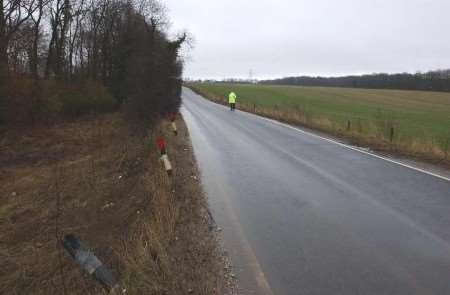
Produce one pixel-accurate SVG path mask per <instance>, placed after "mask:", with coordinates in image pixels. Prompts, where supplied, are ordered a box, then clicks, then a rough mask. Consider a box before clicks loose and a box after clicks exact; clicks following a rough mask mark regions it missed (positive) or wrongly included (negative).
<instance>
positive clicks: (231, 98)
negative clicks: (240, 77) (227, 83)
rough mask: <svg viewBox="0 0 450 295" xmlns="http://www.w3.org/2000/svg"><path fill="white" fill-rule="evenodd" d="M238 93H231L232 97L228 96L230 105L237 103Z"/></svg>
mask: <svg viewBox="0 0 450 295" xmlns="http://www.w3.org/2000/svg"><path fill="white" fill-rule="evenodd" d="M236 98H237V96H236V93H234V92H231V93H230V95H228V103H236Z"/></svg>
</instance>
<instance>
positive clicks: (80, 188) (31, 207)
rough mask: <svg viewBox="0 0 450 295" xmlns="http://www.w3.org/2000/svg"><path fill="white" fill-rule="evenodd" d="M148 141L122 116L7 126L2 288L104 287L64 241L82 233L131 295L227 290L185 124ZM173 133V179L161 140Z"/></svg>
mask: <svg viewBox="0 0 450 295" xmlns="http://www.w3.org/2000/svg"><path fill="white" fill-rule="evenodd" d="M177 123H178V125H179V129H180V130H179V133H180V134H179V136H178V137H174V136H173V135H172V134H171V133H170V129H169V124H168V123H167V122H164V123H162V124H161V125H160V126H158V127H157V128H155V129H154V130H153V132H152V134H151V135H150V136H149V137H147V138H145V139H143V138H139V137H136V136H133V135H132V134H131V132H130V130H129V129H128V128H127V127H126V124H125V123H124V121H123V119H122V117H121V116H120V115H119V114H110V115H104V116H101V117H97V118H95V119H94V118H93V119H82V120H79V121H76V122H72V123H64V124H60V125H57V126H53V127H48V128H47V127H44V126H38V127H34V128H31V129H28V130H8V131H4V132H3V133H2V137H1V138H2V139H1V141H0V151H1V153H0V164H1V166H0V167H1V169H0V187H1V188H0V196H1V202H0V229H1V231H0V260H1V261H2V267H1V268H0V294H102V293H104V290H102V288H101V287H100V286H99V284H98V283H97V282H94V281H93V280H92V278H90V277H88V276H86V275H85V274H83V273H82V272H81V271H80V270H79V268H78V267H77V266H76V265H75V264H74V263H73V261H72V259H71V258H70V257H69V255H67V254H66V253H65V252H64V251H65V250H64V249H63V248H62V247H61V244H60V240H61V238H62V236H63V235H65V234H68V233H73V234H75V235H77V236H79V237H80V238H81V239H82V240H83V241H84V242H85V243H87V244H88V245H89V246H90V247H91V248H92V249H93V250H94V252H95V253H96V255H97V256H98V257H99V258H100V259H101V260H102V261H103V262H104V263H105V264H106V265H108V266H109V267H110V268H111V269H113V271H114V273H115V274H116V275H117V276H118V277H119V278H120V281H121V287H122V289H126V294H187V293H188V292H189V291H192V293H194V294H214V292H216V293H217V294H220V293H221V292H222V291H223V290H222V272H223V264H222V258H221V257H222V255H221V253H220V251H219V250H218V249H217V243H216V238H215V236H214V235H213V234H212V233H211V232H210V230H209V223H210V222H211V220H210V219H209V218H208V216H209V215H208V214H207V206H206V204H205V199H204V196H203V194H202V191H201V188H200V185H199V183H198V182H197V180H196V179H195V178H193V177H191V175H195V174H197V171H196V165H195V162H194V159H193V155H192V151H191V148H190V145H189V138H188V134H187V130H186V127H185V125H184V123H183V122H182V120H180V119H178V120H177ZM160 134H163V135H164V136H165V137H166V138H168V152H169V156H170V157H171V160H172V162H173V165H174V171H175V173H174V175H173V177H172V178H171V179H169V178H168V176H167V175H166V174H165V172H164V171H163V169H162V167H161V164H160V163H159V157H158V153H157V151H156V148H155V144H154V137H156V136H159V135H160Z"/></svg>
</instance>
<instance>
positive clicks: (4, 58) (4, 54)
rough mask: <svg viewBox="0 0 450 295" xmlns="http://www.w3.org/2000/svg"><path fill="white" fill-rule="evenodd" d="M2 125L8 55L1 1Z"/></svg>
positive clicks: (1, 1) (4, 113)
mask: <svg viewBox="0 0 450 295" xmlns="http://www.w3.org/2000/svg"><path fill="white" fill-rule="evenodd" d="M0 6H1V9H0V124H1V123H3V121H4V120H6V118H5V117H6V104H7V102H6V94H7V93H6V92H7V89H6V87H7V79H8V53H7V48H8V47H7V38H6V27H5V26H6V23H5V15H4V11H3V7H4V6H3V0H0Z"/></svg>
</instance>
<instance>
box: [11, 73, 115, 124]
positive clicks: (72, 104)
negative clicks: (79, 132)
mask: <svg viewBox="0 0 450 295" xmlns="http://www.w3.org/2000/svg"><path fill="white" fill-rule="evenodd" d="M7 89H8V99H7V101H6V102H7V105H6V108H7V110H8V112H7V113H6V116H5V118H4V122H8V123H13V124H14V123H15V124H17V123H19V124H26V123H29V122H35V121H47V122H48V121H52V120H55V119H62V118H65V117H77V116H80V115H84V114H90V113H100V112H108V111H112V110H114V109H115V108H117V106H118V103H117V100H116V99H115V98H114V97H113V96H112V95H111V94H110V93H109V92H108V90H107V89H106V87H104V86H103V85H102V84H100V83H98V82H95V81H86V82H82V83H66V82H62V81H57V80H34V79H30V78H26V77H15V78H11V79H9V81H8V88H7Z"/></svg>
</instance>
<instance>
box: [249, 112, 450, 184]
mask: <svg viewBox="0 0 450 295" xmlns="http://www.w3.org/2000/svg"><path fill="white" fill-rule="evenodd" d="M244 113H247V112H244ZM247 114H251V115H254V116H257V117H258V118H260V119H263V120H265V121H268V122H271V123H272V124H275V125H279V126H283V127H286V128H289V129H293V130H295V131H297V132H300V133H303V134H306V135H309V136H313V137H316V138H319V139H322V140H325V141H328V142H331V143H334V144H337V145H339V146H341V147H344V148H347V149H350V150H353V151H357V152H360V153H362V154H366V155H369V156H372V157H375V158H378V159H381V160H384V161H387V162H391V163H394V164H397V165H400V166H403V167H406V168H409V169H412V170H415V171H418V172H422V173H425V174H428V175H431V176H434V177H437V178H440V179H442V180H446V181H450V178H448V177H445V176H443V175H439V174H436V173H433V172H431V171H427V170H424V169H421V168H418V167H414V166H411V165H408V164H405V163H402V162H399V161H396V160H393V159H390V158H386V157H383V156H380V155H377V154H374V153H371V152H367V151H364V150H362V149H360V148H358V147H354V146H351V145H348V144H345V143H342V142H339V141H336V140H333V139H330V138H326V137H323V136H320V135H317V134H314V133H312V132H308V131H305V130H302V129H300V128H297V127H294V126H290V125H288V124H285V123H282V122H278V121H276V120H273V119H269V118H265V117H262V116H258V115H255V114H252V113H247Z"/></svg>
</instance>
